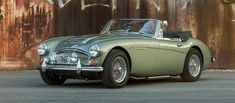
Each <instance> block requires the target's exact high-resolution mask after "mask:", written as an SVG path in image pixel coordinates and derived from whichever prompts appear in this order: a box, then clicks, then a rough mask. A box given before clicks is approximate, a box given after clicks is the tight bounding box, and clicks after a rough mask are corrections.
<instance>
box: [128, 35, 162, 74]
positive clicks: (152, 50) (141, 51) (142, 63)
mask: <svg viewBox="0 0 235 103" xmlns="http://www.w3.org/2000/svg"><path fill="white" fill-rule="evenodd" d="M158 47H159V43H158V41H156V39H148V40H141V41H138V43H135V45H132V46H131V48H130V56H131V61H132V70H131V74H132V75H134V76H150V75H155V73H154V72H153V71H155V69H156V68H157V65H156V61H157V54H158Z"/></svg>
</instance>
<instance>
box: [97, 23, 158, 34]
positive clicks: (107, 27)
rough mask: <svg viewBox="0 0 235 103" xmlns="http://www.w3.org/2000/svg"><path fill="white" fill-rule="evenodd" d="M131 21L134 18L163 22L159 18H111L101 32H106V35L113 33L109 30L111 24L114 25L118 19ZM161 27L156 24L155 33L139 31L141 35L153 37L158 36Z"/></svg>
mask: <svg viewBox="0 0 235 103" xmlns="http://www.w3.org/2000/svg"><path fill="white" fill-rule="evenodd" d="M128 20H129V21H131V20H133V21H138V20H139V21H144V20H145V21H156V22H161V21H160V20H158V19H112V20H110V21H109V22H108V23H107V24H106V25H105V27H104V28H103V29H102V31H101V32H100V34H106V35H111V34H112V33H110V32H109V30H110V28H111V26H112V24H113V23H114V22H116V21H128ZM160 29H161V27H159V26H156V28H155V33H154V34H147V33H139V34H138V35H140V36H147V37H151V38H156V35H157V34H158V33H159V31H160ZM123 33H125V32H123ZM126 33H128V34H131V33H130V32H126Z"/></svg>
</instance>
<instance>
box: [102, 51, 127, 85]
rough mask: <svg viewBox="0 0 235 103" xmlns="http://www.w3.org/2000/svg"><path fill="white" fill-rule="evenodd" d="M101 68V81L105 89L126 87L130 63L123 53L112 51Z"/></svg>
mask: <svg viewBox="0 0 235 103" xmlns="http://www.w3.org/2000/svg"><path fill="white" fill-rule="evenodd" d="M103 67H104V71H103V73H102V81H103V83H104V84H105V85H106V86H107V87H110V88H121V87H123V86H125V85H126V83H127V81H128V79H129V72H130V63H129V59H128V57H127V56H126V54H125V53H124V52H123V51H121V50H112V51H111V52H110V53H109V54H108V56H107V58H106V60H105V62H104V65H103Z"/></svg>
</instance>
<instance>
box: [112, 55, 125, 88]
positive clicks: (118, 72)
mask: <svg viewBox="0 0 235 103" xmlns="http://www.w3.org/2000/svg"><path fill="white" fill-rule="evenodd" d="M126 74H127V64H126V61H125V59H124V58H123V57H121V56H118V57H116V58H115V59H114V61H113V63H112V77H113V80H114V81H115V82H117V83H121V82H123V80H124V79H125V78H126Z"/></svg>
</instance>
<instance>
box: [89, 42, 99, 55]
mask: <svg viewBox="0 0 235 103" xmlns="http://www.w3.org/2000/svg"><path fill="white" fill-rule="evenodd" d="M99 53H100V48H99V46H98V45H97V44H95V45H92V46H91V47H90V49H89V54H90V56H91V57H97V56H98V55H99Z"/></svg>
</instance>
